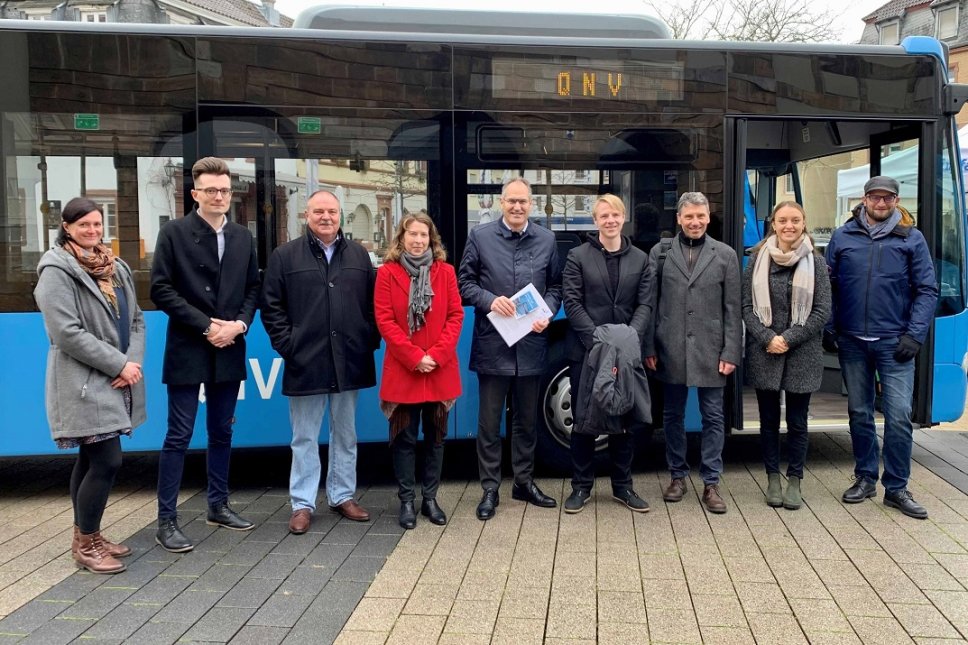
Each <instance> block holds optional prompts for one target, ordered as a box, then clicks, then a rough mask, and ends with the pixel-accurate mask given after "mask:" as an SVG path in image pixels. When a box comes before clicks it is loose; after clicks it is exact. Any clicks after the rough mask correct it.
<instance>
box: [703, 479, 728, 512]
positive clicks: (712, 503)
mask: <svg viewBox="0 0 968 645" xmlns="http://www.w3.org/2000/svg"><path fill="white" fill-rule="evenodd" d="M702 503H703V504H705V505H706V510H707V511H709V512H710V513H716V514H722V513H725V512H726V502H724V501H723V498H722V497H720V495H719V484H706V488H704V489H703V491H702Z"/></svg>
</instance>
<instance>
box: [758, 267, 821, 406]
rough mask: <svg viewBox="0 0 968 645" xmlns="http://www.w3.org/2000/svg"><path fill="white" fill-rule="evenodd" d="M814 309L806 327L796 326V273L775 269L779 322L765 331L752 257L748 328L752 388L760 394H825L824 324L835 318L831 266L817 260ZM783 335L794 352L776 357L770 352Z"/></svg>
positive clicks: (772, 301) (773, 297) (772, 294)
mask: <svg viewBox="0 0 968 645" xmlns="http://www.w3.org/2000/svg"><path fill="white" fill-rule="evenodd" d="M813 259H814V290H813V305H812V307H811V309H810V315H809V316H808V317H807V321H806V323H805V324H803V325H793V326H791V325H790V290H791V288H792V287H793V270H794V267H784V266H779V265H777V264H775V263H772V262H771V263H770V308H771V309H772V310H773V322H772V324H771V325H770V326H769V327H764V326H763V323H761V322H760V319H759V318H757V317H756V313H754V311H753V265H754V264H755V263H756V258H755V256H754V257H751V258H750V260H749V263H748V264H747V266H746V271H744V272H743V322H745V323H746V363H745V364H744V368H745V373H746V382H747V383H748V384H750V385H752V386H753V387H754V388H756V389H757V390H772V391H777V390H786V391H787V392H796V393H800V394H803V393H807V392H816V391H817V390H819V389H820V382H821V380H822V379H823V347H822V346H821V343H820V337H821V332H822V331H823V326H824V323H826V322H827V318H829V317H830V280H829V279H828V277H827V263H826V262H824V259H823V258H822V257H820V256H819V255H814V258H813ZM777 334H779V335H781V336H783V339H784V340H785V341H786V342H787V345H789V346H790V350H789V351H788V352H786V353H784V354H770V353H767V351H766V346H767V345H768V344H769V343H770V341H771V340H773V337H774V336H776V335H777Z"/></svg>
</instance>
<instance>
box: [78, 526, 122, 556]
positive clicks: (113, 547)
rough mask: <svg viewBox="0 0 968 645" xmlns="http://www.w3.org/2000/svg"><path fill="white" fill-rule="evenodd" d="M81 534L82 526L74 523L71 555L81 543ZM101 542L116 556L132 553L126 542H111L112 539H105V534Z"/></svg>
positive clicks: (106, 549) (105, 548)
mask: <svg viewBox="0 0 968 645" xmlns="http://www.w3.org/2000/svg"><path fill="white" fill-rule="evenodd" d="M80 534H81V529H80V527H78V526H77V524H75V525H74V537H73V538H71V555H73V554H75V553H77V548H78V546H79V544H80V537H79V536H80ZM101 544H103V545H104V550H105V551H107V552H108V553H110V554H111V555H113V556H114V557H116V558H123V557H126V556H129V555H131V548H130V547H128V546H125V545H124V544H117V543H115V542H111V541H109V540H107V539H105V537H104V536H103V535H102V536H101Z"/></svg>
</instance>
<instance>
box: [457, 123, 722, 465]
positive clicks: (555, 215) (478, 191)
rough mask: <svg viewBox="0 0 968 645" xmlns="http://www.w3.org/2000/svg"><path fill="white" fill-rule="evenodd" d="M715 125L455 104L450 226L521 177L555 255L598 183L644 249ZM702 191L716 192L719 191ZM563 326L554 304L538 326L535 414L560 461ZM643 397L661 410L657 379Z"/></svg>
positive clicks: (566, 395) (571, 243) (707, 162)
mask: <svg viewBox="0 0 968 645" xmlns="http://www.w3.org/2000/svg"><path fill="white" fill-rule="evenodd" d="M652 118H654V117H652ZM721 132H722V129H721V122H720V123H715V122H714V121H713V120H712V119H709V121H708V122H706V121H705V120H704V119H703V118H700V119H693V121H692V122H690V123H688V124H679V123H665V124H661V123H660V124H657V123H654V122H650V117H647V116H641V115H625V114H623V115H614V114H613V115H604V116H603V115H598V114H538V115H535V114H523V113H494V112H491V113H481V112H466V113H457V114H456V115H455V144H456V153H455V178H454V179H455V205H456V208H455V211H456V220H457V226H458V227H460V226H461V225H464V226H466V229H465V235H466V232H468V231H470V230H471V229H472V228H474V227H475V226H480V225H481V224H484V223H486V222H490V221H494V220H496V219H497V218H500V217H501V216H502V210H501V203H500V194H501V189H502V186H503V184H504V183H505V182H507V181H508V180H510V179H513V178H515V177H524V178H525V179H527V180H528V182H529V183H530V184H531V188H532V193H533V205H532V209H533V210H532V213H531V222H532V224H533V225H538V226H544V227H547V228H548V229H550V230H552V231H554V232H555V235H556V238H557V240H558V251H559V255H560V260H561V262H562V263H564V261H565V259H566V257H567V254H568V251H570V250H571V249H572V248H574V247H576V246H578V245H580V244H581V243H583V242H584V241H585V237H586V235H588V234H589V233H590V232H592V231H595V230H596V229H595V225H594V221H593V219H592V213H593V209H594V206H595V202H596V200H597V197H598V196H599V195H602V194H605V193H612V194H615V195H617V196H618V197H620V198H621V199H622V201H623V203H624V204H625V205H626V209H627V215H626V223H625V228H624V232H625V234H626V235H628V236H629V237H630V238H631V242H632V244H633V245H635V246H637V247H639V248H641V249H642V250H643V251H645V252H646V253H648V252H649V251H650V250H651V248H652V247H653V246H654V245H655V244H656V243H658V242H659V240H660V239H661V238H665V237H672V236H673V235H674V234H675V231H676V215H675V207H676V202H677V200H678V197H679V195H680V194H681V193H682V192H684V191H690V190H708V188H707V187H706V185H705V184H704V183H703V181H704V173H703V172H702V171H701V170H700V168H702V169H703V170H705V169H707V168H718V167H719V166H721V164H722V155H721V137H722V135H721ZM719 186H720V187H721V184H719ZM711 198H712V199H714V200H716V201H718V202H721V200H722V195H721V194H715V193H714V194H712V196H711ZM458 230H459V229H458ZM716 234H717V235H718V234H719V233H718V232H717V233H716ZM472 316H473V314H472V313H471V312H469V317H472ZM566 329H567V320H565V319H564V314H563V312H559V315H558V317H557V319H556V320H555V321H554V323H553V324H552V327H551V328H550V329H549V331H548V332H546V333H548V338H549V355H548V368H547V371H546V374H545V376H544V379H543V382H542V390H541V391H542V413H541V414H539V419H540V421H539V425H542V428H541V430H542V431H539V455H540V459H541V460H542V462H544V463H545V464H548V465H551V466H562V467H568V464H569V463H570V462H569V461H568V459H569V458H568V454H567V449H568V446H569V444H570V434H571V428H572V424H573V414H572V409H571V389H570V384H569V378H568V377H569V369H568V364H567V361H566V354H565V346H564V340H565V331H566ZM470 389H471V388H465V396H468V395H469V396H474V395H475V394H476V392H472V391H469V390H470ZM652 401H653V406H652V412H653V418H654V419H661V405H662V397H661V388H655V387H654V388H653V393H652ZM692 407H693V408H694V407H695V406H692ZM690 414H691V413H690ZM694 416H695V417H696V418H695V419H690V418H687V424H688V425H690V426H691V427H694V428H695V429H698V428H699V420H698V414H696V415H694ZM657 425H658V424H657Z"/></svg>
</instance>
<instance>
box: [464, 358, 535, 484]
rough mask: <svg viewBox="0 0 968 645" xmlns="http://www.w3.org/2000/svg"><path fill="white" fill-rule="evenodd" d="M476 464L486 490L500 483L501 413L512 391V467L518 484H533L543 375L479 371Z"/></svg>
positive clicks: (510, 430)
mask: <svg viewBox="0 0 968 645" xmlns="http://www.w3.org/2000/svg"><path fill="white" fill-rule="evenodd" d="M477 380H478V383H479V384H480V390H479V393H480V402H479V404H480V407H479V408H478V417H477V467H478V471H479V474H480V477H481V487H482V488H483V489H484V490H487V489H489V488H495V489H496V488H498V487H499V486H500V485H501V416H502V415H503V414H504V411H505V409H506V408H505V402H506V400H507V397H508V394H509V393H510V394H511V427H510V429H509V430H508V431H509V432H510V433H511V470H512V471H513V472H514V483H515V484H522V485H524V484H529V483H531V479H532V473H533V472H534V448H535V444H536V443H537V433H536V432H535V428H534V423H535V419H536V418H537V416H538V390H539V389H540V386H541V377H540V376H495V375H492V374H478V375H477Z"/></svg>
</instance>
